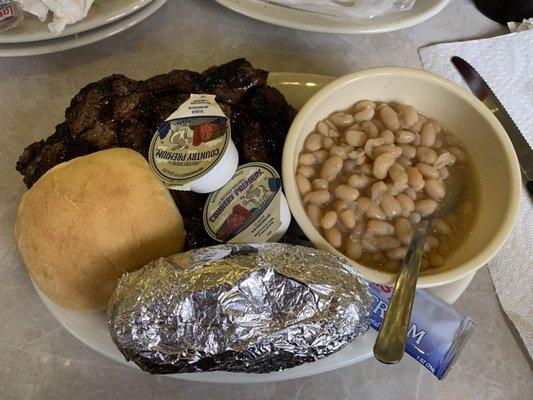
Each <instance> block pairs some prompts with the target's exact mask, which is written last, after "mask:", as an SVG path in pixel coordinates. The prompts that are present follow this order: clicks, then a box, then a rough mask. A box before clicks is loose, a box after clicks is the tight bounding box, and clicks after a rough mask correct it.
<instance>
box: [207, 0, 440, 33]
mask: <svg viewBox="0 0 533 400" xmlns="http://www.w3.org/2000/svg"><path fill="white" fill-rule="evenodd" d="M215 1H216V2H217V3H220V4H221V5H223V6H224V7H227V8H229V9H231V10H233V11H236V12H238V13H240V14H243V15H245V16H247V17H250V18H254V19H257V20H259V21H263V22H268V23H270V24H274V25H279V26H284V27H287V28H293V29H301V30H305V31H311V32H323V33H342V34H361V33H378V32H390V31H396V30H399V29H404V28H407V27H410V26H413V25H416V24H419V23H421V22H424V21H425V20H427V19H429V18H431V17H433V16H434V15H436V14H437V13H439V12H440V11H441V10H442V9H443V8H444V7H445V6H446V4H448V2H449V0H416V3H415V5H414V7H413V8H412V9H411V10H409V11H401V12H396V13H391V14H388V15H384V16H376V17H374V18H370V19H352V18H338V17H333V16H329V15H323V14H315V13H312V12H307V11H301V10H297V9H293V8H289V7H282V6H279V5H276V4H272V3H269V2H268V0H267V1H265V0H215Z"/></svg>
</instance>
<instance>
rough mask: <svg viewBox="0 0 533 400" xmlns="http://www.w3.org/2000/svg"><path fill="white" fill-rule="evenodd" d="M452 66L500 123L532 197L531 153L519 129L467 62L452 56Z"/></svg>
mask: <svg viewBox="0 0 533 400" xmlns="http://www.w3.org/2000/svg"><path fill="white" fill-rule="evenodd" d="M451 61H452V64H453V65H454V66H455V68H457V71H459V74H461V76H462V77H463V79H464V81H465V82H466V84H467V85H468V87H469V88H470V90H471V91H472V93H474V95H475V96H476V97H477V98H478V99H479V100H481V101H482V102H483V104H485V105H486V106H487V108H488V109H489V110H490V111H492V113H493V114H494V116H495V117H496V118H497V119H498V121H500V123H501V124H502V126H503V127H504V129H505V131H506V132H507V135H508V136H509V139H511V143H512V144H513V147H514V149H515V152H516V155H517V157H518V162H519V163H520V168H521V169H522V173H523V174H524V176H525V178H526V187H527V190H528V191H529V193H530V194H531V195H533V151H532V150H531V147H530V146H529V143H528V142H527V140H526V139H525V138H524V136H523V135H522V133H521V132H520V129H518V127H517V126H516V124H515V123H514V121H513V119H512V118H511V116H510V115H509V113H507V111H506V110H505V108H504V107H503V105H502V103H500V101H499V100H498V98H497V97H496V95H495V94H494V92H493V91H492V90H491V88H490V87H489V85H488V84H487V82H485V80H484V79H483V78H482V77H481V75H479V73H478V72H477V71H476V70H475V69H474V67H472V66H471V65H470V64H469V63H468V62H466V61H465V60H463V59H462V58H461V57H457V56H454V57H452V58H451Z"/></svg>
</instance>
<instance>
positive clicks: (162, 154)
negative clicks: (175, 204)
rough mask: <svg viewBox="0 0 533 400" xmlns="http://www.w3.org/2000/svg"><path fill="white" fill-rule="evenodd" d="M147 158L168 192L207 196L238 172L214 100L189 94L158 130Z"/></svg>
mask: <svg viewBox="0 0 533 400" xmlns="http://www.w3.org/2000/svg"><path fill="white" fill-rule="evenodd" d="M148 158H149V161H150V166H151V167H152V169H153V170H154V172H155V173H156V174H157V176H158V177H159V179H161V180H162V181H163V182H164V183H165V184H166V185H167V187H168V188H170V189H175V190H187V191H189V190H190V191H193V192H197V193H210V192H213V191H215V190H217V189H219V188H220V187H222V186H224V184H225V183H227V182H228V181H229V180H230V179H231V177H232V176H233V174H234V173H235V170H236V169H237V165H238V163H239V154H238V152H237V148H236V147H235V144H234V143H233V141H232V140H231V126H230V122H229V119H228V118H227V117H226V115H225V114H224V113H223V112H222V110H221V108H220V107H219V105H218V104H217V102H216V101H215V96H214V95H208V94H192V95H191V97H190V98H189V100H187V101H186V102H185V103H183V104H182V105H181V106H180V107H179V108H178V109H177V110H176V111H175V112H174V113H173V114H172V115H171V116H170V117H168V118H167V120H166V121H165V122H163V123H162V124H161V125H160V126H159V129H158V130H157V132H156V133H155V135H154V137H153V138H152V142H151V144H150V150H149V157H148Z"/></svg>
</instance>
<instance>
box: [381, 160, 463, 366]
mask: <svg viewBox="0 0 533 400" xmlns="http://www.w3.org/2000/svg"><path fill="white" fill-rule="evenodd" d="M464 180H465V177H464V170H463V169H461V168H459V167H454V168H450V176H449V177H448V179H447V180H446V189H447V190H446V196H445V197H444V198H443V199H442V200H441V201H440V203H439V207H438V209H437V210H436V211H435V212H434V213H433V214H432V215H431V216H429V217H428V218H424V219H422V220H421V221H420V222H419V223H418V225H417V227H416V231H415V234H414V235H413V237H412V239H411V243H410V244H409V249H408V250H407V255H406V256H405V259H404V261H403V263H402V267H401V269H400V274H399V275H398V280H397V281H396V285H395V286H394V292H393V294H392V298H391V301H390V303H389V307H388V309H387V314H386V315H385V319H384V320H383V324H382V326H381V330H380V331H379V335H378V338H377V340H376V344H375V345H374V356H375V357H376V358H377V359H378V360H379V361H381V362H382V363H385V364H395V363H397V362H398V361H400V360H401V358H402V356H403V354H404V351H405V343H406V342H407V332H408V327H409V322H410V321H411V311H412V309H413V300H414V298H415V289H416V282H417V280H418V272H419V269H420V261H421V260H422V253H423V249H424V243H425V242H426V233H427V230H428V227H429V224H430V222H431V220H432V219H434V218H439V217H441V216H443V215H446V214H448V213H449V212H450V211H451V210H453V208H454V207H455V206H456V205H457V202H458V200H459V198H460V195H461V192H462V188H463V186H464Z"/></svg>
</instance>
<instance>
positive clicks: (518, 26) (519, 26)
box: [507, 18, 533, 32]
mask: <svg viewBox="0 0 533 400" xmlns="http://www.w3.org/2000/svg"><path fill="white" fill-rule="evenodd" d="M507 26H508V27H509V30H510V31H511V32H522V31H526V30H528V29H533V18H528V19H525V18H524V19H523V20H522V22H507Z"/></svg>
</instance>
